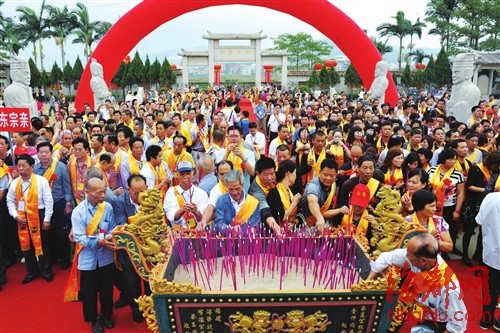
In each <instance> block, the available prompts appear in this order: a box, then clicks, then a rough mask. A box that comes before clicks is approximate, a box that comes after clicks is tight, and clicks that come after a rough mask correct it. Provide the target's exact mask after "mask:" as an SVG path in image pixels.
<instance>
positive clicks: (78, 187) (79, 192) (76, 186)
mask: <svg viewBox="0 0 500 333" xmlns="http://www.w3.org/2000/svg"><path fill="white" fill-rule="evenodd" d="M76 163H77V162H76V158H73V159H72V160H71V162H70V164H69V176H70V178H71V187H72V188H73V195H74V196H75V199H76V203H77V204H79V203H80V202H81V201H82V198H83V192H84V191H85V179H82V182H80V179H78V171H77V166H76ZM85 165H86V166H87V169H88V168H90V167H91V166H92V159H91V158H90V156H87V160H86V161H85Z"/></svg>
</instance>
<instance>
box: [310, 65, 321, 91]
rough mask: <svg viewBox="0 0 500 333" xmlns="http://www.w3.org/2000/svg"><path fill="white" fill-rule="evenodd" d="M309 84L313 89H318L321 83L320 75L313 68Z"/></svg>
mask: <svg viewBox="0 0 500 333" xmlns="http://www.w3.org/2000/svg"><path fill="white" fill-rule="evenodd" d="M307 85H308V86H309V87H310V88H311V89H313V90H314V89H316V88H317V87H318V86H319V85H320V81H319V76H318V72H317V71H315V70H313V71H312V72H311V76H310V77H309V80H308V81H307Z"/></svg>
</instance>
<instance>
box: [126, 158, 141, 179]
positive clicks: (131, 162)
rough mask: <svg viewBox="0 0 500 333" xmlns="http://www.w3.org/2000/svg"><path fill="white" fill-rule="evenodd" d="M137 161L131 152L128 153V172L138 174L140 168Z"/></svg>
mask: <svg viewBox="0 0 500 333" xmlns="http://www.w3.org/2000/svg"><path fill="white" fill-rule="evenodd" d="M139 162H140V161H138V160H136V159H135V157H134V156H132V153H131V152H129V153H128V166H129V168H130V174H131V175H133V174H136V175H138V174H140V173H141V168H140V167H139Z"/></svg>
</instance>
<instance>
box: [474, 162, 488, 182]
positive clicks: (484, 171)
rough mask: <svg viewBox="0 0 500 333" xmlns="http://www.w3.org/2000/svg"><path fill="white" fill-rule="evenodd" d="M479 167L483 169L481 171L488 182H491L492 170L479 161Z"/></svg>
mask: <svg viewBox="0 0 500 333" xmlns="http://www.w3.org/2000/svg"><path fill="white" fill-rule="evenodd" d="M477 167H478V168H479V170H481V172H482V173H483V175H484V178H485V179H486V182H489V181H490V179H491V173H490V170H488V168H486V167H485V166H484V164H483V163H479V164H477Z"/></svg>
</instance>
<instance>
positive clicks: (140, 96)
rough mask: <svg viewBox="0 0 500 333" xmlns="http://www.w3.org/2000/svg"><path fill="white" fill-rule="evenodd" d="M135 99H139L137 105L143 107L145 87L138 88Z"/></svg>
mask: <svg viewBox="0 0 500 333" xmlns="http://www.w3.org/2000/svg"><path fill="white" fill-rule="evenodd" d="M135 98H136V99H137V105H141V104H142V102H143V101H144V87H138V88H137V96H135Z"/></svg>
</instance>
